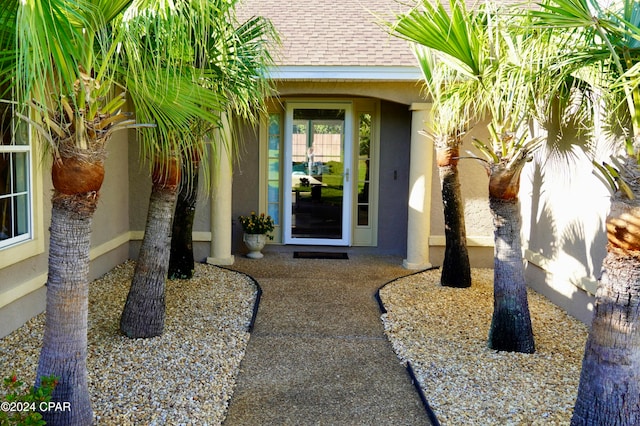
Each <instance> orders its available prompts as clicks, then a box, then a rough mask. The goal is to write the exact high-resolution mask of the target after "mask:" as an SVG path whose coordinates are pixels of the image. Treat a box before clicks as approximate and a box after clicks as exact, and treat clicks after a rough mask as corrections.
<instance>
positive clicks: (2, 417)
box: [0, 374, 58, 426]
mask: <svg viewBox="0 0 640 426" xmlns="http://www.w3.org/2000/svg"><path fill="white" fill-rule="evenodd" d="M57 384H58V379H57V377H55V376H50V377H43V378H42V381H41V384H40V387H38V388H36V387H35V386H31V387H26V386H24V383H23V382H21V381H20V380H18V377H17V376H16V375H15V374H12V375H11V376H10V377H7V378H5V379H4V389H5V393H6V394H5V396H4V397H3V398H2V399H0V405H1V406H0V426H5V425H6V426H9V425H12V426H13V425H25V426H26V425H30V426H41V425H44V424H46V422H45V421H44V420H42V415H41V414H40V413H39V412H38V410H40V408H41V407H45V408H44V409H46V407H47V406H48V403H49V401H51V395H52V394H53V389H54V388H55V387H56V385H57ZM42 404H45V405H44V406H43V405H42Z"/></svg>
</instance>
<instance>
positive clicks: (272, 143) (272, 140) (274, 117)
mask: <svg viewBox="0 0 640 426" xmlns="http://www.w3.org/2000/svg"><path fill="white" fill-rule="evenodd" d="M281 120H282V116H281V114H279V113H273V114H269V134H268V138H269V140H268V151H267V167H268V172H267V173H268V176H267V188H268V191H267V214H269V215H270V216H271V217H272V218H273V220H274V222H275V225H276V226H277V225H280V152H281V149H282V135H281V130H282V125H281Z"/></svg>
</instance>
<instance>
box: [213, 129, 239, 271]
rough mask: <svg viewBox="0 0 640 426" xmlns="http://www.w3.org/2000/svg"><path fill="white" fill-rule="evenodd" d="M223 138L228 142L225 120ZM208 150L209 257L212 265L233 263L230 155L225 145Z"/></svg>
mask: <svg viewBox="0 0 640 426" xmlns="http://www.w3.org/2000/svg"><path fill="white" fill-rule="evenodd" d="M224 124H226V125H225V126H224V129H223V131H224V132H225V134H224V136H223V138H225V139H226V140H227V141H230V138H231V134H230V132H229V127H228V123H227V122H226V121H224ZM213 151H215V152H212V153H211V257H208V258H207V263H209V264H212V265H233V262H234V257H233V255H232V254H231V238H232V237H231V214H232V212H231V199H232V198H231V193H232V192H231V190H232V178H233V171H232V168H231V156H230V155H229V152H228V150H227V149H226V148H225V146H224V144H219V145H218V148H217V149H214V150H213Z"/></svg>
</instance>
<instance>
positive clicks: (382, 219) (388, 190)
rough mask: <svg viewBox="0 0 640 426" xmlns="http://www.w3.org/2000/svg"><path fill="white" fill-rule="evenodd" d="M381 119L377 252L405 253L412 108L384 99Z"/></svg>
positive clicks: (401, 254)
mask: <svg viewBox="0 0 640 426" xmlns="http://www.w3.org/2000/svg"><path fill="white" fill-rule="evenodd" d="M380 118H381V123H380V196H379V209H378V251H379V252H380V253H386V254H395V255H399V256H405V255H406V250H407V243H406V241H407V215H408V199H409V154H410V152H411V111H410V110H409V107H408V106H407V105H403V104H399V103H395V102H387V101H383V102H381V104H380Z"/></svg>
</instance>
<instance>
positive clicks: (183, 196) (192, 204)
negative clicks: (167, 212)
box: [169, 159, 200, 279]
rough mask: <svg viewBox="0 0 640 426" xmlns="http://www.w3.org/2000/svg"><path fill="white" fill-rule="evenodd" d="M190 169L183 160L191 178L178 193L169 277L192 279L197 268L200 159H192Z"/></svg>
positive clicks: (185, 171)
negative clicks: (195, 226) (195, 244)
mask: <svg viewBox="0 0 640 426" xmlns="http://www.w3.org/2000/svg"><path fill="white" fill-rule="evenodd" d="M191 164H192V166H191V168H190V169H188V163H187V161H184V162H183V166H182V174H183V176H186V175H187V174H189V175H190V176H191V178H190V179H189V180H188V181H183V184H182V185H181V187H180V192H179V193H178V200H177V202H176V210H175V213H174V216H173V227H172V232H171V253H170V257H169V278H171V279H174V278H180V279H190V278H192V277H193V271H194V269H195V259H194V256H193V219H194V217H195V215H196V205H197V202H198V172H199V170H200V162H199V160H195V159H194V160H193V161H191Z"/></svg>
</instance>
